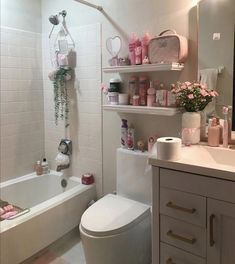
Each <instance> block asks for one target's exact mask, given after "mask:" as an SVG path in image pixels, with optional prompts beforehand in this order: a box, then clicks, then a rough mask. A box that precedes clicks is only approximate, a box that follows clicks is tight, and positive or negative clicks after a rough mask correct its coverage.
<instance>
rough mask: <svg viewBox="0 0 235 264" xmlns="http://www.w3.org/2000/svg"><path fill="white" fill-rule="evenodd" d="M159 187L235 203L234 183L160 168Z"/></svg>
mask: <svg viewBox="0 0 235 264" xmlns="http://www.w3.org/2000/svg"><path fill="white" fill-rule="evenodd" d="M159 171H160V186H161V187H166V188H172V189H174V190H179V191H183V192H187V193H194V194H196V195H200V196H205V197H210V198H214V199H217V200H222V201H227V202H231V203H235V192H234V190H235V182H232V181H227V180H221V179H216V178H212V177H206V176H202V175H198V174H193V173H189V172H183V171H175V170H169V169H162V168H160V170H159Z"/></svg>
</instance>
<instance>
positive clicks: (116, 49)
mask: <svg viewBox="0 0 235 264" xmlns="http://www.w3.org/2000/svg"><path fill="white" fill-rule="evenodd" d="M106 48H107V50H108V52H109V53H110V55H111V56H112V57H118V54H119V53H120V51H121V48H122V40H121V38H120V37H119V36H115V37H111V38H108V39H107V40H106Z"/></svg>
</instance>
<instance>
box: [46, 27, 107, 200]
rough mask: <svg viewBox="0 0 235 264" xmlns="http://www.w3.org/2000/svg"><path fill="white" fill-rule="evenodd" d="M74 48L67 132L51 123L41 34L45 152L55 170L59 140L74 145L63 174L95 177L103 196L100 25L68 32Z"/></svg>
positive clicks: (50, 90)
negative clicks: (90, 174)
mask: <svg viewBox="0 0 235 264" xmlns="http://www.w3.org/2000/svg"><path fill="white" fill-rule="evenodd" d="M70 32H71V35H72V37H73V39H74V41H75V44H76V48H75V50H76V53H77V66H76V68H75V81H74V82H70V83H68V90H69V98H70V119H69V123H70V125H69V128H68V129H67V130H66V129H65V126H64V122H63V121H60V122H59V124H58V126H56V125H55V122H54V99H53V84H52V82H51V81H49V80H48V72H49V71H50V70H52V66H51V62H50V46H53V43H50V41H49V39H48V32H47V31H46V32H43V42H42V43H43V73H44V74H43V82H44V110H45V152H46V157H47V158H48V160H49V162H50V165H51V167H52V168H53V169H55V168H56V165H55V157H56V155H57V149H58V144H59V142H60V139H61V138H65V137H67V138H70V139H72V142H73V154H72V160H71V162H72V163H71V167H70V169H67V170H65V174H67V175H74V176H78V177H81V175H82V174H83V173H85V172H91V173H93V174H94V175H95V180H96V183H97V193H98V195H99V196H100V195H101V194H102V150H101V144H102V143H101V138H102V135H101V126H102V125H101V92H100V88H99V87H100V82H101V33H100V32H101V28H100V24H92V25H88V26H83V27H72V28H70Z"/></svg>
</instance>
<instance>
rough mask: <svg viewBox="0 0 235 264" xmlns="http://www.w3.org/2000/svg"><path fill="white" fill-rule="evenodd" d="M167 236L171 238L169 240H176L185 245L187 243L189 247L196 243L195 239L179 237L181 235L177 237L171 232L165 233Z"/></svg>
mask: <svg viewBox="0 0 235 264" xmlns="http://www.w3.org/2000/svg"><path fill="white" fill-rule="evenodd" d="M166 234H167V236H169V237H171V238H174V239H177V240H180V241H182V242H185V243H188V244H190V245H193V244H195V243H196V241H197V240H196V238H194V237H193V238H187V237H184V236H181V235H178V234H175V233H173V231H172V230H169V231H168V232H167V233H166Z"/></svg>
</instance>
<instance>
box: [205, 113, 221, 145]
mask: <svg viewBox="0 0 235 264" xmlns="http://www.w3.org/2000/svg"><path fill="white" fill-rule="evenodd" d="M219 140H220V127H219V126H218V125H217V122H216V118H215V117H214V118H213V119H212V122H211V125H210V127H209V128H208V145H209V146H211V147H218V146H219Z"/></svg>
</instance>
